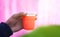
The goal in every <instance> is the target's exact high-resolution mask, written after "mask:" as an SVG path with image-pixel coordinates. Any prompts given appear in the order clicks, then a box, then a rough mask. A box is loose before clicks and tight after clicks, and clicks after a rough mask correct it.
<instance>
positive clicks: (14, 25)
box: [6, 12, 26, 32]
mask: <svg viewBox="0 0 60 37" xmlns="http://www.w3.org/2000/svg"><path fill="white" fill-rule="evenodd" d="M25 15H26V14H24V13H23V12H20V13H18V14H14V15H13V16H11V17H10V18H9V19H8V20H7V21H6V23H7V24H8V25H9V26H10V28H11V30H12V31H13V32H16V31H19V30H21V29H23V26H22V17H23V16H25Z"/></svg>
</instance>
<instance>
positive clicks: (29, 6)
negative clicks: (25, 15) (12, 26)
mask: <svg viewBox="0 0 60 37" xmlns="http://www.w3.org/2000/svg"><path fill="white" fill-rule="evenodd" d="M18 12H33V13H37V20H36V23H35V27H38V26H40V25H41V24H43V25H46V24H60V0H0V22H2V21H3V22H5V21H6V20H7V19H8V18H9V17H10V16H11V15H13V14H15V13H18ZM26 32H27V31H26V30H21V31H18V32H16V33H14V34H13V35H12V36H11V37H18V36H20V35H23V34H25V33H26Z"/></svg>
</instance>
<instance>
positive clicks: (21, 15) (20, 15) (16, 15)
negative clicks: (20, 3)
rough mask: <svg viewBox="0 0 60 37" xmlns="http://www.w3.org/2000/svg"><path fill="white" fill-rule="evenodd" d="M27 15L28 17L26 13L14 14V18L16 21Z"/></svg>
mask: <svg viewBox="0 0 60 37" xmlns="http://www.w3.org/2000/svg"><path fill="white" fill-rule="evenodd" d="M25 15H26V13H24V12H20V13H17V14H14V15H13V16H12V17H13V18H15V19H18V18H22V17H23V16H25Z"/></svg>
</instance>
